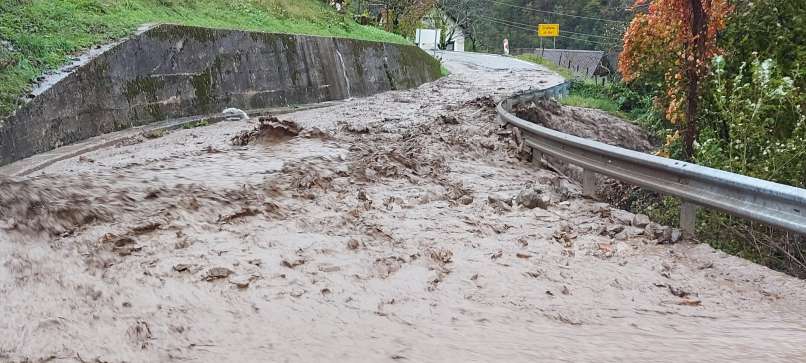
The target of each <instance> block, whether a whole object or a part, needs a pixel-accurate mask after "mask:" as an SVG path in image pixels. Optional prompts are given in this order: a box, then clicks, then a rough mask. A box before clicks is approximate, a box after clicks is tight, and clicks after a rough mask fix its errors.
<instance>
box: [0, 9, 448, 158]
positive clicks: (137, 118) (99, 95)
mask: <svg viewBox="0 0 806 363" xmlns="http://www.w3.org/2000/svg"><path fill="white" fill-rule="evenodd" d="M439 77H440V66H439V63H438V62H437V61H436V60H435V59H433V58H432V57H430V56H429V55H428V54H426V53H425V52H423V51H422V50H420V49H418V48H417V47H414V46H405V45H396V44H385V43H377V42H367V41H359V40H350V39H341V38H327V37H313V36H301V35H288V34H272V33H257V32H244V31H234V30H218V29H206V28H196V27H185V26H178V25H160V26H157V27H154V28H151V29H148V30H146V31H145V32H142V33H140V34H138V35H136V36H133V37H132V38H131V39H129V40H127V41H125V42H123V43H121V44H119V45H117V46H115V47H113V48H111V49H110V50H108V51H106V52H103V53H102V54H100V55H98V56H97V57H95V58H93V59H92V60H91V61H89V62H87V64H85V65H83V66H81V67H79V68H78V69H76V70H74V71H72V72H71V73H70V74H69V75H68V76H67V77H65V78H64V79H62V80H60V81H59V82H57V83H56V84H54V85H53V86H52V87H50V88H48V89H47V90H45V91H43V92H42V93H41V94H39V95H38V96H36V98H34V99H33V100H32V101H31V102H30V103H29V104H27V105H26V106H24V107H23V108H21V109H20V110H18V111H17V113H16V114H15V115H13V116H11V117H10V118H8V119H6V120H4V121H2V124H0V165H4V164H8V163H10V162H13V161H16V160H19V159H22V158H25V157H28V156H31V155H34V154H37V153H40V152H44V151H47V150H51V149H53V148H56V147H59V146H62V145H67V144H70V143H74V142H77V141H81V140H84V139H87V138H90V137H93V136H97V135H100V134H103V133H108V132H112V131H117V130H122V129H125V128H129V127H132V126H139V125H144V124H149V123H152V122H156V121H162V120H165V119H170V118H177V117H184V116H192V115H203V114H211V113H216V112H220V111H221V110H223V109H224V108H227V107H237V108H241V109H256V108H266V107H276V106H286V105H293V104H305V103H315V102H322V101H330V100H339V99H346V98H350V97H363V96H369V95H372V94H376V93H379V92H384V91H388V90H395V89H407V88H412V87H416V86H419V85H420V84H423V83H426V82H429V81H433V80H435V79H437V78H439Z"/></svg>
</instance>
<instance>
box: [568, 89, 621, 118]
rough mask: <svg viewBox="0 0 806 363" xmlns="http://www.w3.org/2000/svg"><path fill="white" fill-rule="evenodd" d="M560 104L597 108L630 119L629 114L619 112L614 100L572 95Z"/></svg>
mask: <svg viewBox="0 0 806 363" xmlns="http://www.w3.org/2000/svg"><path fill="white" fill-rule="evenodd" d="M560 103H562V104H563V105H566V106H575V107H585V108H595V109H597V110H602V111H605V112H607V113H609V114H611V115H613V116H616V117H619V118H622V119H625V120H628V119H630V117H629V116H628V115H627V114H625V113H624V112H621V110H619V106H618V105H617V104H616V103H615V102H613V100H610V99H607V98H597V97H591V96H583V95H575V94H570V95H568V96H567V97H563V98H561V99H560Z"/></svg>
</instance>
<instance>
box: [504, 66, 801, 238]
mask: <svg viewBox="0 0 806 363" xmlns="http://www.w3.org/2000/svg"><path fill="white" fill-rule="evenodd" d="M569 88H570V84H569V83H567V82H566V83H563V84H561V85H557V86H554V87H551V88H549V89H545V90H530V91H527V92H523V93H520V94H516V95H513V96H512V97H510V98H508V99H506V100H504V101H503V102H501V103H500V104H499V105H498V107H497V111H498V116H499V117H500V119H501V121H502V122H505V123H508V124H511V125H513V126H515V127H517V128H519V129H521V131H522V133H523V138H524V143H525V144H526V145H527V146H529V147H531V148H532V150H533V152H535V153H537V156H538V157H540V158H542V155H541V153H545V154H548V155H551V156H554V157H557V158H559V159H561V160H563V161H565V162H569V163H571V164H574V165H577V166H579V167H581V168H582V169H583V170H584V173H583V183H582V184H583V188H582V189H583V191H584V194H585V195H586V196H589V197H592V196H594V194H595V192H596V178H595V173H599V174H603V175H606V176H609V177H612V178H614V179H618V180H621V181H624V182H627V183H630V184H634V185H638V186H640V187H644V188H647V189H651V190H654V191H656V192H659V193H663V194H666V195H671V196H675V197H678V198H680V199H682V201H683V203H682V208H681V214H680V227H681V229H683V230H684V231H685V232H687V233H691V234H693V233H694V230H695V223H696V212H697V207H698V206H701V207H706V208H710V209H717V210H721V211H724V212H727V213H729V214H733V215H736V216H739V217H744V218H748V219H752V220H755V221H759V222H763V223H766V224H769V225H771V226H775V227H779V228H782V229H785V230H787V231H791V232H795V233H798V234H804V235H806V190H804V189H800V188H795V187H792V186H788V185H782V184H777V183H772V182H769V181H765V180H761V179H756V178H751V177H747V176H744V175H739V174H734V173H729V172H725V171H722V170H716V169H711V168H708V167H704V166H700V165H696V164H691V163H687V162H683V161H678V160H672V159H667V158H662V157H658V156H654V155H649V154H645V153H642V152H637V151H633V150H628V149H624V148H620V147H616V146H612V145H608V144H604V143H601V142H597V141H592V140H588V139H583V138H580V137H576V136H572V135H568V134H565V133H562V132H559V131H556V130H552V129H548V128H545V127H542V126H539V125H537V124H535V123H532V122H529V121H526V120H523V119H520V118H518V117H516V116H514V115H513V114H512V113H511V112H512V107H513V106H514V105H516V104H520V103H525V102H530V101H533V100H537V99H542V98H548V97H557V96H562V95H566V94H567V93H568V90H569ZM538 160H540V159H538Z"/></svg>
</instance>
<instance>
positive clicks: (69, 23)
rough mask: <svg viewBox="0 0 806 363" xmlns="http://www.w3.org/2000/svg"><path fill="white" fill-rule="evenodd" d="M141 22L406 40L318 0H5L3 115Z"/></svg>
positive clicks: (0, 71)
mask: <svg viewBox="0 0 806 363" xmlns="http://www.w3.org/2000/svg"><path fill="white" fill-rule="evenodd" d="M144 23H177V24H184V25H195V26H205V27H218V28H233V29H244V30H257V31H266V32H283V33H295V34H310V35H324V36H336V37H346V38H355V39H364V40H375V41H384V42H393V43H406V42H407V40H406V39H405V38H403V37H400V36H397V35H394V34H391V33H387V32H384V31H382V30H380V29H377V28H374V27H369V26H363V25H359V24H357V23H355V22H354V21H353V20H352V19H351V18H350V16H349V15H343V14H339V13H336V12H335V11H333V10H332V9H331V8H329V7H328V6H327V5H326V4H324V3H323V2H322V1H320V0H229V1H220V0H2V1H0V119H3V118H4V117H5V116H7V115H9V114H10V113H11V112H13V110H15V109H16V108H17V107H18V106H19V105H20V104H21V103H22V101H21V99H22V98H23V97H24V96H25V95H26V93H28V92H29V91H30V89H31V86H32V84H33V82H34V81H35V80H36V78H37V77H39V76H40V75H42V74H43V73H44V72H46V71H47V70H49V69H54V68H57V67H59V66H60V65H62V64H64V63H65V62H66V61H67V60H68V59H69V57H70V56H71V55H73V54H76V53H77V52H80V51H81V50H83V49H87V48H89V47H92V46H93V45H96V44H102V43H105V42H109V41H112V40H114V39H118V38H121V37H124V36H126V35H127V34H129V33H131V32H132V31H133V30H134V29H136V28H137V27H138V26H140V25H141V24H144Z"/></svg>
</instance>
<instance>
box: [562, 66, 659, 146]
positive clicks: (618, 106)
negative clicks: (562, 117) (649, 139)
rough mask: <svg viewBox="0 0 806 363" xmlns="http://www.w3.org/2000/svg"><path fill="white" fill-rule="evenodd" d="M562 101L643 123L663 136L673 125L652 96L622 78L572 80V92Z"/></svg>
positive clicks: (656, 133)
mask: <svg viewBox="0 0 806 363" xmlns="http://www.w3.org/2000/svg"><path fill="white" fill-rule="evenodd" d="M560 102H562V103H563V104H566V105H569V106H579V107H588V108H596V109H600V110H604V111H607V112H609V113H611V114H613V115H615V116H618V117H621V118H623V119H626V120H629V121H632V122H634V123H636V124H639V125H641V126H642V127H644V128H645V129H646V130H647V131H650V133H651V134H652V135H653V137H654V138H657V139H660V138H662V137H665V135H667V134H668V133H669V132H670V130H672V128H673V126H672V125H671V124H670V123H668V122H667V121H666V120H665V119H664V118H663V117H662V113H661V112H660V111H658V110H657V108H656V107H655V104H654V103H653V101H652V97H651V96H647V95H644V94H642V93H640V92H637V91H635V90H633V89H632V88H630V87H628V86H626V85H625V84H623V83H620V82H614V83H606V84H605V85H600V84H598V83H595V82H591V81H577V80H575V81H572V82H571V92H570V94H569V96H568V97H566V98H563V99H562V100H561V101H560Z"/></svg>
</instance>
